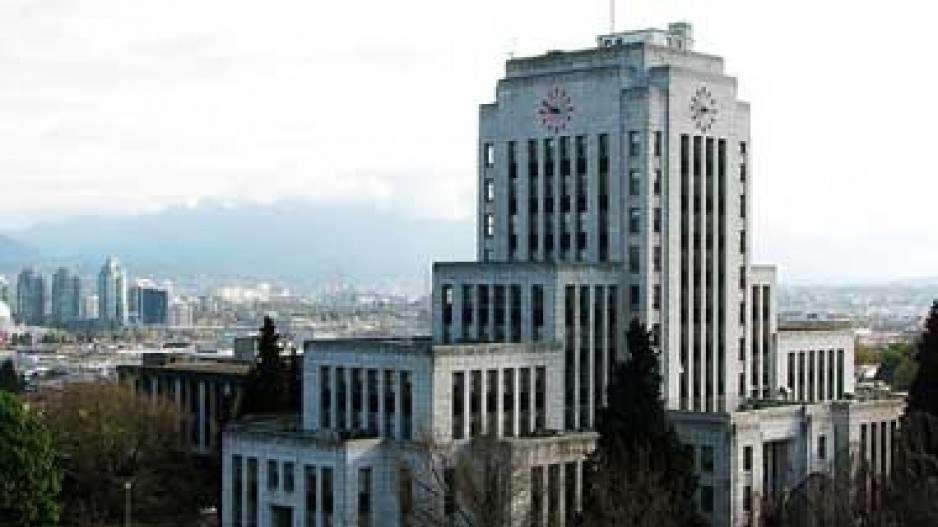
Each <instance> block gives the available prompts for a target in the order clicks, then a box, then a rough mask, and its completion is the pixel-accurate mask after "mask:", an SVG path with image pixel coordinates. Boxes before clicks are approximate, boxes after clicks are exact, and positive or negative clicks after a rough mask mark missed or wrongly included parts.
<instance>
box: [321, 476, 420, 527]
mask: <svg viewBox="0 0 938 527" xmlns="http://www.w3.org/2000/svg"><path fill="white" fill-rule="evenodd" d="M397 493H398V503H399V504H400V513H401V517H400V521H399V522H398V523H399V524H400V525H413V514H414V485H413V475H412V474H411V472H410V470H409V469H408V468H406V467H400V468H399V469H398V471H397ZM310 527H313V526H310Z"/></svg>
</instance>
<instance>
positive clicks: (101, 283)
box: [98, 257, 128, 326]
mask: <svg viewBox="0 0 938 527" xmlns="http://www.w3.org/2000/svg"><path fill="white" fill-rule="evenodd" d="M127 316H128V313H127V274H126V273H125V272H124V269H123V268H121V265H120V262H118V261H117V259H116V258H114V257H111V258H108V259H107V262H105V263H104V267H102V268H101V272H100V273H98V321H99V322H101V324H103V325H109V326H124V325H126V324H127Z"/></svg>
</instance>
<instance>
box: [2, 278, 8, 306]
mask: <svg viewBox="0 0 938 527" xmlns="http://www.w3.org/2000/svg"><path fill="white" fill-rule="evenodd" d="M0 302H3V303H5V304H7V305H10V281H9V280H7V277H5V276H0Z"/></svg>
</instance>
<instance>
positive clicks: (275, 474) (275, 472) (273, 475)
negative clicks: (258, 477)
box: [267, 460, 280, 490]
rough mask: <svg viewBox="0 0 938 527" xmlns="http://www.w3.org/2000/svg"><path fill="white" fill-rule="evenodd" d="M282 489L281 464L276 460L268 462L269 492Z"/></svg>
mask: <svg viewBox="0 0 938 527" xmlns="http://www.w3.org/2000/svg"><path fill="white" fill-rule="evenodd" d="M279 487H280V464H279V463H277V461H275V460H270V461H268V462H267V490H277V489H278V488H279Z"/></svg>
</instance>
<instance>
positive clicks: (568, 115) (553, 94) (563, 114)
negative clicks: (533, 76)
mask: <svg viewBox="0 0 938 527" xmlns="http://www.w3.org/2000/svg"><path fill="white" fill-rule="evenodd" d="M537 116H538V119H540V121H541V125H542V126H543V127H544V128H546V129H547V131H549V132H550V133H552V134H559V133H560V132H562V131H564V130H566V129H567V125H568V124H570V120H571V119H572V117H573V103H572V101H571V99H570V95H569V94H568V93H567V91H566V90H564V89H563V88H561V87H559V86H554V87H553V88H551V89H550V91H548V92H547V94H546V95H544V97H543V98H541V102H540V104H539V105H538V108H537Z"/></svg>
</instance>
